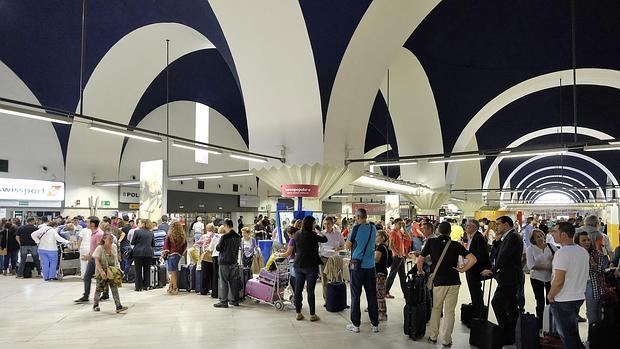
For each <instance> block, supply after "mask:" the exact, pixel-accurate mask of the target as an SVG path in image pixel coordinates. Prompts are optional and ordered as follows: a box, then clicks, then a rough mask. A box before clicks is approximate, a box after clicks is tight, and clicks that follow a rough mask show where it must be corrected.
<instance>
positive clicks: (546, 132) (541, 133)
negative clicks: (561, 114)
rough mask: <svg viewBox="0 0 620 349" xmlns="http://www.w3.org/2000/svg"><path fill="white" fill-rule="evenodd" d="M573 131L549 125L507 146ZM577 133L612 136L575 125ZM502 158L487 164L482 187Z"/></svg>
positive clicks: (571, 127)
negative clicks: (487, 167) (489, 164)
mask: <svg viewBox="0 0 620 349" xmlns="http://www.w3.org/2000/svg"><path fill="white" fill-rule="evenodd" d="M574 131H575V128H574V127H573V126H558V127H549V128H544V129H541V130H538V131H535V132H532V133H528V134H526V135H524V136H521V137H519V138H518V139H517V140H515V141H514V142H512V143H510V144H509V145H508V147H507V148H515V147H518V146H520V145H522V144H524V143H526V142H528V141H530V140H532V139H535V138H538V137H542V136H546V135H551V134H557V133H573V132H574ZM577 133H578V134H580V135H585V136H590V137H593V138H596V139H601V140H604V139H613V138H614V137H612V136H610V135H608V134H607V133H604V132H601V131H597V130H594V129H591V128H587V127H577ZM502 160H503V158H502V157H500V156H498V157H496V158H495V159H494V160H493V162H492V163H491V166H489V169H488V170H487V173H486V175H485V176H484V182H483V183H482V188H485V189H486V188H488V187H489V183H490V181H491V176H492V175H493V172H494V171H495V170H497V168H498V167H499V163H500V162H501V161H502Z"/></svg>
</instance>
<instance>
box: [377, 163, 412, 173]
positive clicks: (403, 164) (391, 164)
mask: <svg viewBox="0 0 620 349" xmlns="http://www.w3.org/2000/svg"><path fill="white" fill-rule="evenodd" d="M417 164H418V162H417V161H403V162H377V163H374V164H372V165H370V171H374V169H375V167H387V166H407V165H417Z"/></svg>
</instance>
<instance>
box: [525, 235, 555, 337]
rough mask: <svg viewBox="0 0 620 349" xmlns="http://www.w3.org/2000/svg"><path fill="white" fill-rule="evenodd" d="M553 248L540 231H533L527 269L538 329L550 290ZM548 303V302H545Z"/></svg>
mask: <svg viewBox="0 0 620 349" xmlns="http://www.w3.org/2000/svg"><path fill="white" fill-rule="evenodd" d="M555 250H556V249H555V246H552V245H551V244H549V243H546V242H545V235H544V232H543V231H542V230H539V229H534V230H533V231H532V237H531V238H530V246H529V247H528V248H527V251H526V253H525V254H526V256H527V267H528V269H530V283H531V284H532V291H534V297H535V298H536V317H537V318H538V328H539V329H541V328H542V319H543V313H544V311H545V304H546V300H547V298H546V297H545V294H549V289H550V288H551V265H552V261H553V255H554V253H555ZM547 303H548V302H547Z"/></svg>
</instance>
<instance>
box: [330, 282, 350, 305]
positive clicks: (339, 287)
mask: <svg viewBox="0 0 620 349" xmlns="http://www.w3.org/2000/svg"><path fill="white" fill-rule="evenodd" d="M346 308H347V285H346V284H345V283H344V282H342V281H335V282H328V283H327V294H326V295H325V310H327V311H329V312H339V311H343V310H345V309H346Z"/></svg>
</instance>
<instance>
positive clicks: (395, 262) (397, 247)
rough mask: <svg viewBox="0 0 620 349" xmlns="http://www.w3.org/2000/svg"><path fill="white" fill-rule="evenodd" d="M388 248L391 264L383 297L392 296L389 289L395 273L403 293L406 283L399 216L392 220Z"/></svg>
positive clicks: (401, 227) (401, 226)
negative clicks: (390, 253) (392, 224)
mask: <svg viewBox="0 0 620 349" xmlns="http://www.w3.org/2000/svg"><path fill="white" fill-rule="evenodd" d="M389 240H390V250H391V251H392V265H391V267H390V274H389V275H388V278H387V282H386V287H385V292H386V295H385V298H394V296H392V295H391V294H390V289H391V288H392V285H393V284H394V279H395V278H396V274H398V278H399V280H400V289H401V290H402V291H403V295H404V294H405V286H406V284H407V279H406V278H407V276H406V273H405V258H407V253H408V251H406V250H405V247H406V246H405V231H404V221H403V220H402V219H400V218H397V219H395V220H394V226H393V227H392V229H391V230H390V234H389Z"/></svg>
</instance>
